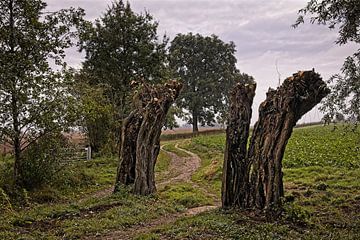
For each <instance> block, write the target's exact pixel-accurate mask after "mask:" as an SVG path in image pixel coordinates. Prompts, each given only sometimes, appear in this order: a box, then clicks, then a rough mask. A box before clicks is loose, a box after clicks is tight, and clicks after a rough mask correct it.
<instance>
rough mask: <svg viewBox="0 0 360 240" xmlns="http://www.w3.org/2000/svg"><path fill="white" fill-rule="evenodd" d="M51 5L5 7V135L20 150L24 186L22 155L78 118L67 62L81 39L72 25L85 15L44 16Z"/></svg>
mask: <svg viewBox="0 0 360 240" xmlns="http://www.w3.org/2000/svg"><path fill="white" fill-rule="evenodd" d="M45 7H46V4H45V3H44V2H43V1H41V0H26V1H25V0H4V1H1V3H0V99H1V105H0V123H1V124H0V136H1V140H3V141H5V142H8V143H9V144H10V145H12V146H13V148H14V151H15V167H14V171H15V172H14V174H15V180H16V182H17V183H19V184H21V181H22V179H21V178H22V174H21V165H22V162H21V155H22V152H23V151H24V150H25V149H26V148H27V147H28V146H30V145H31V144H33V143H34V142H36V141H37V140H38V139H39V138H41V137H42V136H44V135H46V134H49V133H53V132H54V131H61V130H64V129H65V128H66V127H67V126H68V123H69V122H71V121H72V120H74V118H73V117H74V115H73V114H72V113H73V112H74V111H71V108H72V104H71V103H72V102H73V98H72V96H71V95H70V94H69V93H68V90H69V89H68V88H69V86H70V85H69V84H70V83H71V75H69V73H68V72H67V71H66V69H65V67H66V63H65V62H64V61H63V59H64V57H65V52H64V49H66V48H68V47H70V46H71V45H72V38H73V37H75V35H76V33H75V32H73V31H72V26H74V25H76V24H78V23H79V22H80V21H81V19H82V16H83V15H84V13H83V11H82V10H75V9H73V8H72V9H68V10H60V11H58V12H53V13H44V9H45ZM56 65H57V68H53V67H52V66H56Z"/></svg>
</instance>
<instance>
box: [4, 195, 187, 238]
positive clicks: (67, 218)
mask: <svg viewBox="0 0 360 240" xmlns="http://www.w3.org/2000/svg"><path fill="white" fill-rule="evenodd" d="M183 209H184V208H183V207H182V206H178V205H176V204H174V203H172V202H167V201H164V200H161V199H158V198H157V197H154V196H150V197H140V196H135V195H132V194H129V193H128V192H127V191H123V192H121V193H119V194H116V195H111V196H109V197H105V198H103V199H89V200H87V201H85V202H82V203H73V204H56V205H42V206H35V207H33V208H32V209H25V210H21V211H18V212H16V213H13V214H8V215H7V216H6V217H0V221H2V224H1V228H0V229H1V231H0V238H1V239H4V238H10V239H18V238H20V236H21V237H23V238H25V239H43V238H46V239H49V238H50V239H51V238H54V239H60V238H61V239H63V238H65V239H77V238H79V237H81V236H85V235H94V234H96V233H102V232H105V231H108V230H111V229H115V228H116V229H125V228H127V227H129V226H131V225H134V224H137V223H139V222H147V221H149V220H151V219H153V218H158V217H160V216H162V215H164V214H168V213H174V212H176V211H181V210H183Z"/></svg>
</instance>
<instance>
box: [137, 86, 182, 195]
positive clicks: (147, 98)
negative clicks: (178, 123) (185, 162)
mask: <svg viewBox="0 0 360 240" xmlns="http://www.w3.org/2000/svg"><path fill="white" fill-rule="evenodd" d="M181 88H182V85H181V83H179V82H177V81H170V82H169V83H166V84H165V85H161V86H157V87H149V86H145V89H144V90H145V91H143V93H142V94H140V96H139V97H138V99H140V102H141V104H139V105H140V106H143V112H142V116H143V121H142V123H141V126H140V129H139V134H138V138H137V144H136V168H135V185H134V193H135V194H139V195H149V194H152V193H154V192H155V191H156V186H155V163H156V159H157V156H158V154H159V151H160V134H161V129H162V127H163V126H164V124H165V120H166V114H167V112H168V110H169V108H170V106H171V104H172V103H173V102H174V101H175V99H176V98H177V97H178V95H179V93H180V90H181Z"/></svg>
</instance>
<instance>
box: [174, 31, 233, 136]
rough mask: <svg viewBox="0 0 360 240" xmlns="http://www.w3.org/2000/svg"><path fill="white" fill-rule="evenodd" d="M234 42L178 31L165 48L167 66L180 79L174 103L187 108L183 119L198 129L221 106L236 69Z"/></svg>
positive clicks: (211, 121)
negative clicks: (177, 98) (181, 88)
mask: <svg viewBox="0 0 360 240" xmlns="http://www.w3.org/2000/svg"><path fill="white" fill-rule="evenodd" d="M234 54H235V44H234V43H233V42H230V43H224V42H223V41H222V40H221V39H219V38H218V37H217V36H215V35H212V36H208V37H204V36H201V35H199V34H196V35H194V34H192V33H189V34H178V35H177V36H176V37H175V38H174V40H173V41H172V42H171V46H170V48H169V55H170V56H169V61H170V67H171V69H172V70H173V71H174V72H175V73H176V76H177V77H179V78H180V79H181V80H182V81H183V83H184V89H183V91H182V93H181V95H180V97H179V101H177V106H178V107H180V108H184V109H186V110H188V111H189V112H190V114H191V116H190V117H188V116H186V117H185V118H184V119H185V120H187V121H188V123H190V124H192V125H193V131H194V132H197V131H198V122H199V123H200V124H201V125H205V124H208V125H211V124H212V123H213V122H214V120H215V114H217V113H218V112H219V111H220V110H221V109H222V108H223V106H224V104H225V101H226V97H225V96H226V95H227V92H228V89H229V88H230V86H232V84H233V82H234V79H235V76H236V74H237V73H238V70H237V69H236V66H235V64H236V58H235V56H234Z"/></svg>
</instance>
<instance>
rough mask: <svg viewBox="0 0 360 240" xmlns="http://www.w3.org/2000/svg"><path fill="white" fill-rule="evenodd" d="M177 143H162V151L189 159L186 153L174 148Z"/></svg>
mask: <svg viewBox="0 0 360 240" xmlns="http://www.w3.org/2000/svg"><path fill="white" fill-rule="evenodd" d="M177 143H179V141H171V142H166V143H164V147H163V149H164V150H165V151H168V152H172V153H175V154H176V155H178V156H179V157H189V154H187V153H186V152H184V151H181V150H179V149H178V148H176V147H175V145H176V144H177Z"/></svg>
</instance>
